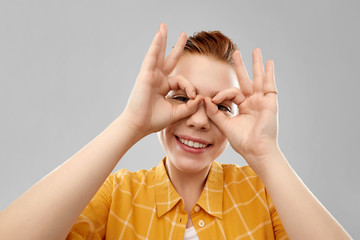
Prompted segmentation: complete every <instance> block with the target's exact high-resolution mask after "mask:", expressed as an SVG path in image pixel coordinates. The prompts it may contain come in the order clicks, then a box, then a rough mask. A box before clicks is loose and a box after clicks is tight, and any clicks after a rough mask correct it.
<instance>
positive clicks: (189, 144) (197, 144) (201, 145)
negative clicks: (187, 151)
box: [179, 138, 206, 148]
mask: <svg viewBox="0 0 360 240" xmlns="http://www.w3.org/2000/svg"><path fill="white" fill-rule="evenodd" d="M179 140H180V142H181V143H183V144H185V145H186V146H189V147H193V148H205V147H206V145H205V144H202V143H199V142H193V141H191V140H190V141H188V140H186V139H182V138H179Z"/></svg>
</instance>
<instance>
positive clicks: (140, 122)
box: [0, 24, 350, 239]
mask: <svg viewBox="0 0 360 240" xmlns="http://www.w3.org/2000/svg"><path fill="white" fill-rule="evenodd" d="M166 36H167V27H166V25H165V24H161V25H160V30H159V31H158V32H157V34H156V35H155V37H154V40H153V42H152V44H151V46H150V49H149V51H148V53H147V55H146V57H145V59H144V62H143V65H142V68H141V71H140V73H139V75H138V78H137V80H136V83H135V86H134V89H133V91H132V93H131V96H130V99H129V102H128V105H127V107H126V108H125V110H124V111H123V113H122V114H121V115H120V116H119V117H118V118H117V119H116V120H115V121H114V122H113V123H112V124H110V126H108V127H107V128H106V129H105V130H104V131H103V132H102V133H101V134H100V135H99V136H97V137H96V138H95V139H94V140H93V141H91V142H90V143H89V144H88V145H86V146H85V147H84V148H83V149H81V150H80V151H79V152H78V153H77V154H75V155H74V156H73V157H71V158H70V159H69V160H67V161H66V162H65V163H64V164H62V165H61V166H60V167H58V168H57V169H56V170H54V171H53V172H52V173H50V174H49V175H48V176H46V177H45V178H44V179H43V180H41V181H40V182H39V183H37V184H36V185H34V186H33V187H32V188H31V189H29V190H28V191H27V192H26V193H24V195H22V196H21V197H20V198H18V199H17V200H16V201H14V202H13V203H12V204H11V205H10V206H9V207H8V208H7V209H5V210H4V211H3V212H1V215H0V238H1V239H65V238H66V239H287V238H290V239H349V238H350V236H349V235H348V234H347V233H346V232H345V230H344V229H343V228H342V227H341V226H340V225H339V224H338V223H337V221H336V220H335V219H334V218H333V217H332V216H331V215H330V214H329V213H328V212H327V210H326V209H325V208H324V207H323V206H322V205H321V203H319V202H318V201H317V199H316V198H315V197H314V196H313V195H312V194H311V192H310V191H309V190H308V189H307V188H306V186H305V185H304V184H303V183H302V181H301V180H300V179H299V178H298V177H297V175H296V173H295V172H294V171H293V170H292V168H291V167H290V166H289V164H288V162H287V161H286V159H285V157H284V156H283V154H282V153H281V151H280V148H279V146H278V143H277V131H278V130H277V126H278V121H277V91H276V87H275V80H274V65H273V61H271V60H269V61H267V62H266V64H265V69H264V68H263V63H262V58H261V53H260V49H255V50H254V52H253V81H251V80H250V78H249V76H248V74H247V71H246V69H245V67H244V64H243V61H242V59H241V56H240V53H239V51H238V50H237V49H236V47H235V45H234V44H233V43H232V42H231V40H230V39H228V38H227V37H225V36H224V35H222V34H221V33H219V32H201V33H199V34H197V35H195V36H193V37H190V38H189V39H187V36H186V34H184V33H182V34H181V35H180V37H179V40H178V42H177V44H176V46H175V47H174V49H173V50H172V52H171V53H170V55H169V56H168V57H166V58H165V48H166ZM154 132H158V134H159V139H160V142H161V144H162V146H163V148H164V150H165V152H166V157H165V158H164V159H163V160H162V161H161V162H160V163H159V165H158V166H157V167H154V168H152V169H150V170H149V171H145V170H141V171H138V172H135V173H131V172H129V171H127V170H120V171H118V172H117V173H115V174H110V173H111V171H112V170H113V168H114V167H115V166H116V164H117V163H118V161H119V159H121V157H122V156H123V155H124V154H125V152H126V151H127V150H128V149H129V148H131V147H132V146H133V145H134V144H135V143H136V142H137V141H139V140H140V139H142V138H143V137H145V136H146V135H148V134H151V133H154ZM228 143H230V145H231V146H232V148H233V149H234V150H235V151H236V152H238V153H239V154H240V155H241V156H243V157H244V159H245V160H246V161H247V162H248V164H249V166H245V167H239V166H236V165H230V164H219V163H217V162H216V161H215V160H216V159H217V157H218V156H219V155H220V154H221V153H222V152H223V151H224V150H225V148H226V146H227V145H228ZM146 160H147V159H138V160H137V161H146ZM134 161H135V160H134ZM109 174H110V176H109ZM104 181H105V182H104ZM99 188H100V190H99ZM270 196H271V198H270Z"/></svg>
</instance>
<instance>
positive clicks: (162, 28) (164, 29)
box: [156, 23, 168, 68]
mask: <svg viewBox="0 0 360 240" xmlns="http://www.w3.org/2000/svg"><path fill="white" fill-rule="evenodd" d="M167 31H168V30H167V25H166V24H165V23H161V24H160V32H161V33H162V38H161V40H162V41H161V49H160V54H159V58H158V60H157V63H156V65H157V66H158V67H160V68H161V67H162V66H163V63H164V58H165V52H166V42H167Z"/></svg>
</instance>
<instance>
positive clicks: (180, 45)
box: [163, 32, 187, 76]
mask: <svg viewBox="0 0 360 240" xmlns="http://www.w3.org/2000/svg"><path fill="white" fill-rule="evenodd" d="M186 41H187V35H186V33H184V32H183V33H181V34H180V37H179V39H178V41H177V42H176V45H175V47H174V48H173V50H172V51H171V52H170V54H169V56H167V57H166V59H165V62H164V67H163V73H164V75H165V76H167V75H169V74H170V73H171V72H172V70H174V68H175V65H176V63H177V62H178V61H179V58H180V57H181V55H182V53H183V51H184V47H185V44H186Z"/></svg>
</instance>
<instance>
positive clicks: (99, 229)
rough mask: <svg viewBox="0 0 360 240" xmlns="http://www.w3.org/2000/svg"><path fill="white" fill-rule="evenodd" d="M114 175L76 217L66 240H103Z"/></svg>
mask: <svg viewBox="0 0 360 240" xmlns="http://www.w3.org/2000/svg"><path fill="white" fill-rule="evenodd" d="M113 180H114V175H113V174H111V175H110V176H109V177H108V178H107V179H106V180H105V182H104V184H103V185H102V186H101V188H100V189H99V191H98V192H97V193H96V194H95V196H94V197H93V199H92V200H91V201H90V202H89V204H88V205H87V206H86V208H85V209H84V211H83V212H82V213H81V215H80V216H79V217H78V219H77V221H76V223H75V224H74V226H73V227H72V229H71V230H70V232H69V234H68V236H67V237H66V240H78V239H88V240H90V239H91V240H97V239H104V237H105V232H106V224H107V219H108V216H109V211H110V205H111V199H112V192H113Z"/></svg>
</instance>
